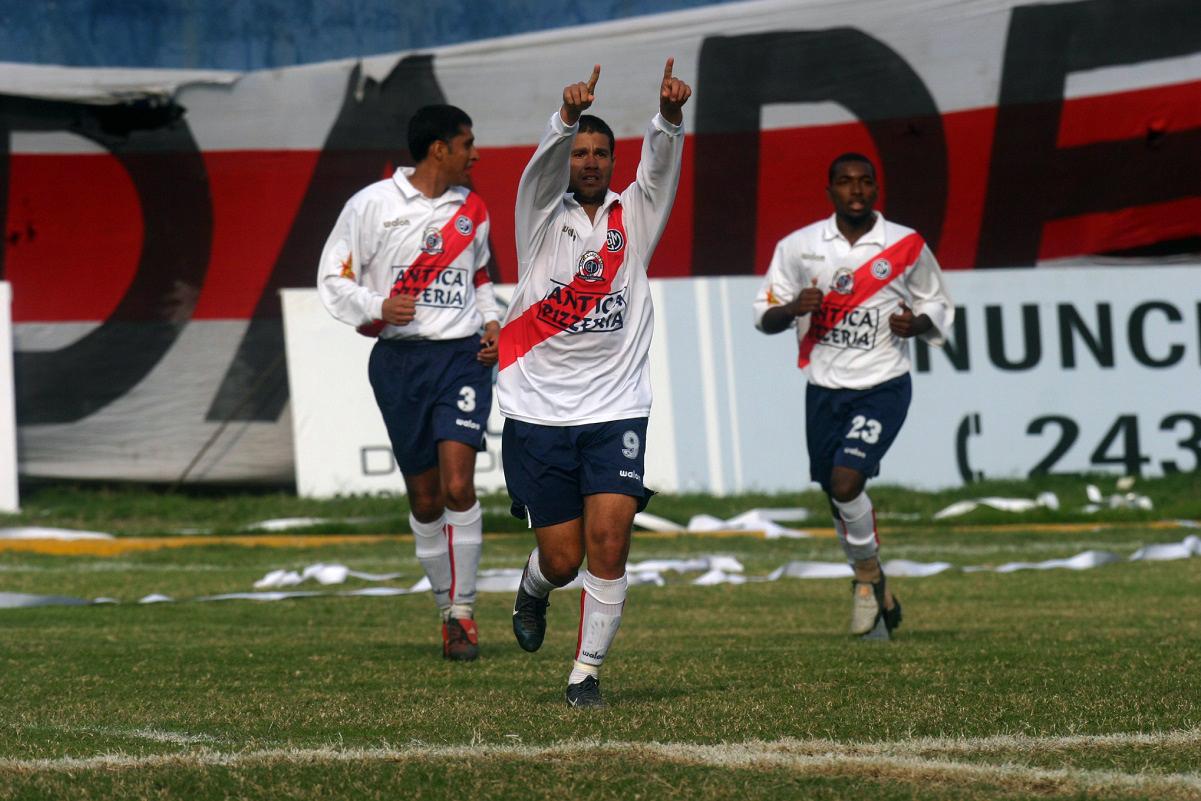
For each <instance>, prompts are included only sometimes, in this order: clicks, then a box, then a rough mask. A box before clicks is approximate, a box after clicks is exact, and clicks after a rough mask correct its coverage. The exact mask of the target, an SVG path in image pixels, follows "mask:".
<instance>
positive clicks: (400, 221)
mask: <svg viewBox="0 0 1201 801" xmlns="http://www.w3.org/2000/svg"><path fill="white" fill-rule="evenodd" d="M408 224H409V221H408V220H406V219H405V218H404V217H397V218H396V219H395V220H384V227H385V228H396V227H398V226H401V225H408Z"/></svg>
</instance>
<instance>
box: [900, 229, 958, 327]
mask: <svg viewBox="0 0 1201 801" xmlns="http://www.w3.org/2000/svg"><path fill="white" fill-rule="evenodd" d="M905 283H906V288H907V289H908V290H909V294H910V296H911V297H912V298H913V304H912V309H913V314H914V316H918V315H922V314H924V315H926V316H927V317H929V318H930V322H932V323H933V324H934V327H933V328H931V329H930V330H929V331H927V332H926V333H924V334H922V335H921V338H922V339H924V340H925V341H926V342H928V343H929V344H931V345H934V346H936V347H940V348H941V347H942V346H943V345H945V344H946V341H947V332H948V331H950V330H951V326H952V325H953V324H954V323H955V304H954V302H953V301H952V300H951V295H950V293H948V292H947V284H946V280H945V279H944V277H943V274H942V270H941V269H940V268H939V266H938V260H937V259H935V258H934V254H933V253H931V252H930V247H929V246H928V245H922V252H921V254H920V255H918V257H917V261H916V262H915V263H914V265H913V269H912V270H910V272H909V275H908V276H906V281H905Z"/></svg>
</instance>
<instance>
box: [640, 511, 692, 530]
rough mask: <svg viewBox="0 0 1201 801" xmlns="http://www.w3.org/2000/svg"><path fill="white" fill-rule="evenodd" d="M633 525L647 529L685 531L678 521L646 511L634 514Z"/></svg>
mask: <svg viewBox="0 0 1201 801" xmlns="http://www.w3.org/2000/svg"><path fill="white" fill-rule="evenodd" d="M634 525H635V526H638V527H639V528H644V529H646V530H647V531H660V532H674V531H686V529H685V528H684V527H683V526H681V525H680V524H679V523H676V522H674V521H672V520H668V519H667V518H666V517H659V516H658V515H652V514H648V513H647V512H639V513H638V514H636V515H634Z"/></svg>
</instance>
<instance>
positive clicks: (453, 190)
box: [392, 167, 467, 206]
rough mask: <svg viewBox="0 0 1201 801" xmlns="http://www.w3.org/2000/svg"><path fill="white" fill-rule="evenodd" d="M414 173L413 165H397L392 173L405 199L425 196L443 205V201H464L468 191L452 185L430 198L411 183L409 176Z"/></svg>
mask: <svg viewBox="0 0 1201 801" xmlns="http://www.w3.org/2000/svg"><path fill="white" fill-rule="evenodd" d="M412 174H413V168H412V167H397V168H396V172H394V173H392V183H394V184H396V188H397V189H399V190H400V194H401V195H403V196H404V199H405V200H416V199H417V198H419V197H421V198H425V199H426V200H428V201H429V202H430V203H432V204H434V205H435V206H441V205H442V204H443V203H462V202H463V197H464V196H465V195H466V191H467V190H465V189H464V188H463V187H461V186H452V187H450V188H449V189H447V190H446V191H445V192H443V193H442V194H441V195H439V196H438V197H434V198H429V197H425V195H423V194H421V190H419V189H418V188H417V187H415V186H413V185H412V184H411V183H409V176H410V175H412Z"/></svg>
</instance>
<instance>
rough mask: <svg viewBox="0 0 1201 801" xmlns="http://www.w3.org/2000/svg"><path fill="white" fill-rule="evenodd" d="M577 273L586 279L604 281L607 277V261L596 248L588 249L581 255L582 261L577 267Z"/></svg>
mask: <svg viewBox="0 0 1201 801" xmlns="http://www.w3.org/2000/svg"><path fill="white" fill-rule="evenodd" d="M575 271H576V275H578V276H579V277H580V278H582V279H583V280H585V281H591V282H596V281H603V280H604V279H605V262H604V261H603V260H602V259H601V257H600V254H599V253H597V252H596V251H595V250H586V251H584V253H583V254H582V255H581V256H580V262H579V264H578V265H576V268H575Z"/></svg>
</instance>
